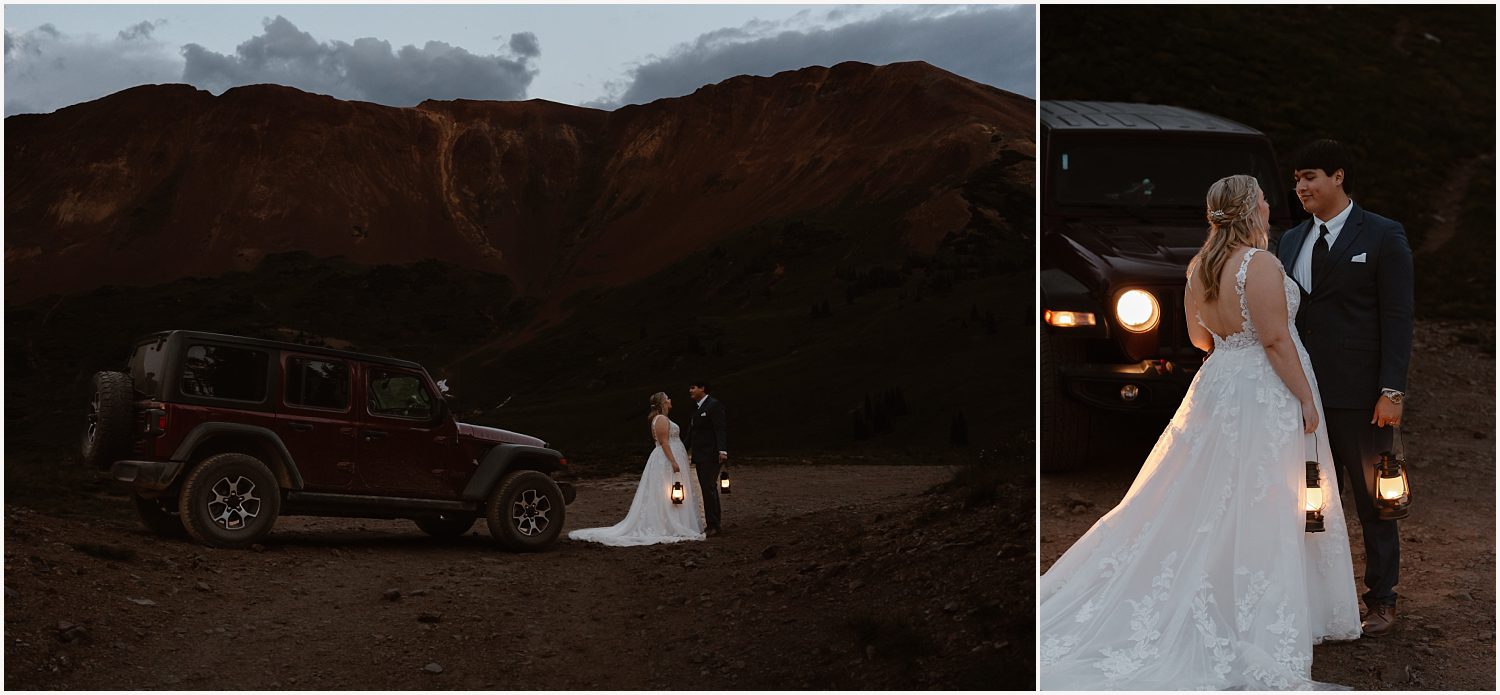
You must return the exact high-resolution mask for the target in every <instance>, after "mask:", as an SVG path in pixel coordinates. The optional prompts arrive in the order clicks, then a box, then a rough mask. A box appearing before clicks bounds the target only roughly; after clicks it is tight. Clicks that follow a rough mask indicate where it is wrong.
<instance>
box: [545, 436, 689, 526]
mask: <svg viewBox="0 0 1500 695" xmlns="http://www.w3.org/2000/svg"><path fill="white" fill-rule="evenodd" d="M657 417H666V416H665V415H658V416H657ZM653 425H654V423H653ZM667 425H668V427H669V429H670V430H671V433H670V434H669V435H668V436H667V441H668V443H669V444H670V446H671V447H672V455H673V456H674V457H676V458H677V465H678V466H679V467H680V468H681V472H680V473H675V474H674V473H673V472H672V462H671V461H668V460H667V454H666V452H665V451H663V450H662V448H661V445H660V444H658V445H656V448H655V449H653V450H652V451H651V456H649V457H648V458H647V459H646V469H645V470H644V471H642V472H641V482H640V484H639V485H637V486H636V488H635V499H634V500H632V501H631V503H630V511H629V512H628V513H627V514H626V515H625V518H624V519H623V520H621V521H620V523H618V524H615V525H614V526H606V527H601V528H584V529H578V530H576V531H573V532H571V533H569V534H568V538H571V539H573V540H575V541H593V542H595V543H603V544H605V545H620V546H625V545H652V544H655V543H676V542H679V541H701V540H703V537H704V536H703V504H702V502H701V500H702V496H701V495H700V491H699V490H698V481H697V476H695V475H693V472H692V470H691V469H690V468H688V456H687V449H686V448H685V447H683V445H682V436H681V431H680V430H679V428H678V427H677V423H675V422H672V421H671V420H670V419H669V420H667ZM674 482H680V483H682V488H683V493H684V494H683V500H682V504H673V503H672V483H674Z"/></svg>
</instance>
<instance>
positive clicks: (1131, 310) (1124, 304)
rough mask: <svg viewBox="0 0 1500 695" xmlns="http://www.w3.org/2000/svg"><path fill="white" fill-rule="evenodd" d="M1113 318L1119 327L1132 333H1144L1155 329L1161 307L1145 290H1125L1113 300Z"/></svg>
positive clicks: (1153, 296)
mask: <svg viewBox="0 0 1500 695" xmlns="http://www.w3.org/2000/svg"><path fill="white" fill-rule="evenodd" d="M1115 317H1116V318H1118V319H1120V325H1122V326H1124V327H1125V330H1127V331H1130V332H1132V333H1145V332H1146V331H1149V330H1151V329H1153V328H1155V327H1156V322H1157V320H1158V319H1160V318H1161V306H1159V305H1158V304H1157V303H1156V297H1155V295H1152V294H1151V293H1150V292H1147V291H1145V290H1126V291H1125V292H1124V293H1122V294H1121V295H1120V298H1119V299H1117V300H1115Z"/></svg>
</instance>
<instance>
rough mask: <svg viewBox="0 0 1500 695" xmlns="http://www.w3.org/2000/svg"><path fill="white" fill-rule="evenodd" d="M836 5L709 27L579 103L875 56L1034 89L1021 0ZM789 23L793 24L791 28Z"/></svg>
mask: <svg viewBox="0 0 1500 695" xmlns="http://www.w3.org/2000/svg"><path fill="white" fill-rule="evenodd" d="M859 9H860V8H837V9H834V10H831V11H829V12H828V13H826V14H823V15H822V20H823V21H828V22H839V21H844V22H845V23H842V24H834V25H831V26H820V27H819V26H813V27H805V28H804V26H805V24H806V23H807V21H808V20H809V19H814V18H810V17H808V16H807V15H803V14H800V13H799V15H798V16H796V17H794V18H793V19H792V20H789V21H788V22H786V23H773V22H765V21H759V20H757V21H752V22H750V23H748V24H745V25H744V26H741V27H728V28H724V29H717V30H715V31H711V32H708V33H706V34H703V35H701V36H699V37H698V38H696V39H694V40H693V41H691V42H688V43H684V44H681V45H678V46H676V47H675V48H673V49H672V51H671V52H670V53H669V54H668V55H667V56H665V57H659V56H652V57H651V58H649V59H647V60H646V61H645V62H642V63H640V64H638V65H635V66H633V67H632V68H630V70H629V71H628V74H627V77H626V79H624V80H621V81H618V82H612V83H608V84H606V85H605V90H606V92H608V94H607V95H606V96H605V97H603V98H601V99H599V100H597V101H594V102H591V103H590V104H588V105H589V106H596V107H602V108H614V107H618V106H621V105H624V104H639V103H644V102H648V101H652V100H654V99H661V98H666V97H676V96H682V95H684V94H689V93H692V92H693V91H694V90H696V89H698V88H699V87H701V86H703V85H705V84H712V83H715V82H719V81H722V80H725V79H728V78H730V77H734V76H736V75H761V76H767V75H772V74H775V73H777V72H781V71H784V70H794V69H798V68H804V67H807V66H809V65H825V66H831V65H834V64H837V63H841V62H844V61H848V60H856V61H860V62H865V63H871V64H876V65H884V64H888V63H896V62H902V61H910V60H921V61H926V62H928V63H931V64H932V65H935V66H937V67H940V68H942V69H944V70H948V71H949V72H953V73H957V74H959V75H962V76H964V77H967V78H969V79H971V80H974V81H976V82H983V83H985V84H989V85H992V86H995V87H999V88H1001V89H1005V90H1009V91H1012V92H1016V93H1018V94H1024V95H1026V96H1030V97H1035V96H1036V87H1035V61H1036V51H1035V48H1036V44H1035V26H1036V24H1035V23H1036V10H1035V8H1034V6H1031V5H1014V6H1006V5H992V6H982V7H962V8H953V7H943V6H921V7H913V8H901V9H896V10H888V11H883V12H880V13H878V14H874V15H870V14H869V13H868V12H862V11H858V10H859ZM793 27H796V28H793Z"/></svg>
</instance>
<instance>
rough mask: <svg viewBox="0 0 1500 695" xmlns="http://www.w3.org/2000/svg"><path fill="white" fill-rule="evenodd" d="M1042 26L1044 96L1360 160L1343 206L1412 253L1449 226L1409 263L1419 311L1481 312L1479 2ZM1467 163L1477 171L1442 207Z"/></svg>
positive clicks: (1067, 19)
mask: <svg viewBox="0 0 1500 695" xmlns="http://www.w3.org/2000/svg"><path fill="white" fill-rule="evenodd" d="M1041 17H1042V18H1041V22H1042V42H1041V45H1042V47H1043V48H1042V69H1041V73H1042V84H1041V93H1042V98H1044V99H1100V100H1121V101H1144V102H1154V103H1167V104H1176V105H1180V106H1186V107H1190V108H1196V109H1201V110H1204V111H1208V112H1211V113H1217V114H1221V115H1224V116H1228V117H1230V118H1233V119H1235V120H1239V121H1242V122H1244V123H1247V124H1249V125H1251V126H1254V127H1256V128H1259V129H1261V130H1263V131H1265V132H1266V133H1267V134H1269V135H1270V136H1271V139H1272V141H1273V142H1274V143H1275V146H1276V150H1277V152H1278V153H1280V154H1281V155H1282V156H1283V157H1285V156H1287V155H1289V154H1291V153H1292V152H1294V151H1295V150H1296V148H1298V147H1299V146H1301V145H1302V144H1303V143H1304V142H1306V141H1308V140H1310V139H1313V138H1315V137H1334V138H1337V139H1339V140H1342V141H1344V142H1346V143H1348V144H1349V145H1350V146H1351V147H1352V148H1354V149H1355V150H1356V152H1357V153H1358V156H1359V157H1360V162H1359V164H1358V169H1357V170H1356V171H1355V172H1354V173H1353V175H1352V180H1353V182H1354V188H1353V189H1352V193H1353V194H1354V197H1355V198H1356V200H1358V201H1359V202H1360V204H1361V205H1363V206H1365V207H1366V208H1368V209H1371V210H1374V211H1376V212H1379V213H1381V214H1383V215H1385V216H1387V217H1391V218H1393V219H1396V220H1399V221H1401V222H1402V223H1404V224H1405V225H1406V229H1407V231H1408V233H1409V234H1410V236H1411V239H1412V243H1413V245H1414V246H1417V247H1420V246H1421V245H1422V243H1423V241H1424V240H1425V239H1426V238H1427V237H1428V235H1430V234H1434V233H1435V228H1436V227H1437V226H1439V225H1444V224H1455V223H1456V224H1459V225H1460V226H1459V229H1458V230H1457V233H1456V234H1455V235H1454V238H1453V239H1452V240H1451V241H1450V242H1449V243H1448V244H1446V245H1445V246H1443V247H1442V248H1440V249H1436V250H1434V252H1432V253H1428V254H1422V255H1419V256H1418V258H1417V273H1418V276H1419V278H1421V280H1420V281H1419V285H1418V293H1417V304H1418V313H1419V315H1423V316H1427V317H1434V318H1436V317H1456V318H1471V317H1472V316H1473V315H1474V314H1475V313H1479V314H1481V315H1483V316H1491V315H1493V311H1494V305H1493V298H1494V263H1493V259H1494V242H1495V236H1494V235H1495V231H1494V179H1493V176H1492V175H1491V174H1490V173H1489V172H1492V171H1493V169H1494V161H1493V158H1492V157H1493V153H1494V149H1495V137H1494V134H1495V130H1494V126H1495V87H1494V85H1495V70H1494V66H1495V43H1494V32H1495V8H1494V7H1493V6H1422V7H1416V6H1406V7H1401V6H1380V7H1372V6H1358V7H1356V6H1278V7H1250V6H1245V7H1186V6H1172V7H1108V8H1100V7H1067V6H1049V7H1047V8H1046V9H1045V10H1044V11H1043V12H1042V15H1041ZM1428 35H1430V36H1431V37H1433V38H1428V37H1427V36H1428ZM1434 39H1436V40H1434ZM1486 156H1488V157H1490V159H1488V160H1482V161H1478V160H1480V158H1482V157H1486ZM1465 163H1474V164H1475V165H1476V168H1477V170H1478V171H1479V172H1481V175H1478V176H1476V177H1475V178H1474V180H1473V181H1472V182H1471V184H1470V187H1469V191H1468V192H1467V193H1468V195H1467V196H1465V197H1464V198H1463V200H1462V202H1461V203H1457V204H1456V207H1457V208H1458V209H1451V207H1449V206H1453V205H1454V203H1452V202H1451V198H1450V197H1449V196H1446V195H1445V193H1446V191H1447V189H1448V188H1449V187H1451V186H1453V185H1454V184H1455V177H1454V174H1455V172H1456V170H1458V169H1459V168H1460V167H1461V166H1462V165H1464V164H1465ZM1434 215H1439V216H1441V217H1442V218H1443V220H1444V221H1440V220H1439V219H1437V218H1435V217H1434ZM1460 215H1461V216H1462V221H1461V222H1455V220H1457V219H1459V217H1460Z"/></svg>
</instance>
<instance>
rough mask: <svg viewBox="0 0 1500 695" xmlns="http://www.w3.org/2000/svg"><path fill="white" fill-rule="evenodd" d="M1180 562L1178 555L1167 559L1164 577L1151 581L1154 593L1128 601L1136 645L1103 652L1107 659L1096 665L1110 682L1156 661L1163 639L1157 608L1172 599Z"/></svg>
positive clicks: (1132, 634)
mask: <svg viewBox="0 0 1500 695" xmlns="http://www.w3.org/2000/svg"><path fill="white" fill-rule="evenodd" d="M1176 562H1177V551H1175V550H1174V551H1172V553H1171V554H1169V555H1167V559H1165V560H1162V562H1161V574H1158V575H1156V578H1155V579H1153V580H1151V591H1149V592H1147V594H1146V595H1145V596H1143V597H1141V599H1140V600H1139V601H1135V600H1129V601H1126V603H1128V604H1130V608H1131V617H1130V629H1131V633H1130V641H1131V642H1134V643H1135V645H1134V646H1132V647H1131V648H1129V649H1101V650H1099V653H1100V654H1103V655H1104V658H1103V659H1101V660H1099V661H1098V662H1096V663H1095V664H1094V666H1095V667H1097V668H1098V669H1099V670H1101V671H1103V672H1104V675H1105V677H1106V678H1108V679H1109V680H1118V679H1121V678H1124V677H1126V676H1129V675H1130V674H1132V673H1135V671H1136V670H1137V669H1139V668H1140V667H1141V666H1142V665H1143V664H1145V662H1146V661H1148V660H1150V659H1151V658H1153V657H1155V656H1156V655H1157V654H1158V652H1159V650H1158V648H1157V645H1156V643H1157V641H1158V640H1160V639H1161V613H1160V612H1159V611H1158V604H1161V603H1165V602H1166V601H1167V599H1168V598H1170V597H1171V595H1172V580H1173V578H1174V577H1175V576H1176V573H1177V572H1176V570H1175V569H1173V567H1172V566H1173V564H1175V563H1176Z"/></svg>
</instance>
